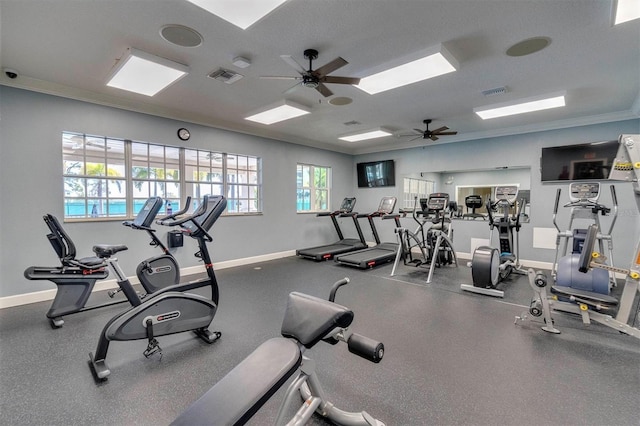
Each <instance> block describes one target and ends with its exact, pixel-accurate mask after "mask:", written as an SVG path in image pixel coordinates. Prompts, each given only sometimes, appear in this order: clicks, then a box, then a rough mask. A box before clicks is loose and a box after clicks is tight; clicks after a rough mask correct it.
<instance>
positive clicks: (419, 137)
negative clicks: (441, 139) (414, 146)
mask: <svg viewBox="0 0 640 426" xmlns="http://www.w3.org/2000/svg"><path fill="white" fill-rule="evenodd" d="M418 139H422V136H417V137H415V138H413V139H409V142H413V141H417V140H418Z"/></svg>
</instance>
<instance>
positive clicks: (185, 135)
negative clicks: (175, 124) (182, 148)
mask: <svg viewBox="0 0 640 426" xmlns="http://www.w3.org/2000/svg"><path fill="white" fill-rule="evenodd" d="M178 137H179V138H180V139H182V140H183V141H186V140H189V137H191V133H189V131H188V130H187V129H185V128H182V129H178Z"/></svg>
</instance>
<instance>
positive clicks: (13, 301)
mask: <svg viewBox="0 0 640 426" xmlns="http://www.w3.org/2000/svg"><path fill="white" fill-rule="evenodd" d="M295 254H296V251H295V250H288V251H282V252H278V253H269V254H264V255H260V256H252V257H245V258H242V259H233V260H225V261H222V262H217V263H215V264H214V266H215V269H216V270H220V269H226V268H233V267H235V266H243V265H251V264H253V263H260V262H267V261H269V260H275V259H281V258H283V257H289V256H295ZM204 272H205V269H204V265H197V266H190V267H187V268H181V269H180V274H181V275H182V276H188V275H193V274H199V273H204ZM128 278H129V281H131V283H132V284H140V281H139V280H138V277H135V276H133V277H128ZM117 287H118V285H117V283H116V280H114V279H111V280H104V281H99V282H97V283H96V285H95V286H94V287H93V291H101V290H111V289H114V288H117ZM55 296H56V289H55V288H54V289H51V290H43V291H35V292H33V293H24V294H16V295H15V296H5V297H0V309H4V308H11V307H13V306H22V305H27V304H30V303H36V302H44V301H47V300H53V298H54V297H55Z"/></svg>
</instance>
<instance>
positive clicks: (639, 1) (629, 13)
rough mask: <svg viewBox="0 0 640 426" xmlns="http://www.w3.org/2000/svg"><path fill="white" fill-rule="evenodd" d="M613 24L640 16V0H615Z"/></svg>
mask: <svg viewBox="0 0 640 426" xmlns="http://www.w3.org/2000/svg"><path fill="white" fill-rule="evenodd" d="M613 13H614V20H613V25H618V24H622V23H623V22H627V21H632V20H634V19H638V18H640V0H614V2H613Z"/></svg>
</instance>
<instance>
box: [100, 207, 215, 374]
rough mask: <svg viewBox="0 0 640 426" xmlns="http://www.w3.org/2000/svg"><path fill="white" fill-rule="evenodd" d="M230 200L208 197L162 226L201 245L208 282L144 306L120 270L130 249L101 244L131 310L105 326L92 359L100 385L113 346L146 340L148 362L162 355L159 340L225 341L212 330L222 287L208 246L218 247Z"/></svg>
mask: <svg viewBox="0 0 640 426" xmlns="http://www.w3.org/2000/svg"><path fill="white" fill-rule="evenodd" d="M226 205H227V200H226V199H225V198H224V197H223V196H211V195H205V196H204V199H203V202H202V204H201V205H200V208H199V209H198V210H197V211H196V212H194V213H193V214H191V215H188V216H185V217H183V218H181V219H174V218H165V219H162V220H160V221H158V223H159V224H160V225H166V226H180V227H181V229H182V232H183V233H184V234H186V235H188V236H190V237H191V238H194V239H195V240H196V241H197V242H198V247H199V249H200V250H199V251H198V252H197V253H196V257H199V258H201V259H202V260H203V262H204V266H205V268H206V272H207V278H203V279H200V280H196V281H192V282H188V283H184V284H176V285H171V286H167V287H164V288H162V289H160V290H158V291H156V292H155V293H152V294H149V295H147V296H146V297H145V298H144V300H141V299H140V297H139V296H138V294H137V293H136V292H135V290H134V288H133V286H132V285H131V283H130V282H129V280H128V279H127V277H126V276H125V274H124V272H123V271H122V269H121V268H120V265H118V259H116V258H115V257H113V256H114V255H115V254H116V253H118V252H121V251H124V250H127V247H126V246H125V245H106V244H100V245H96V246H94V247H93V251H94V252H95V253H96V256H98V257H99V258H101V259H104V261H105V262H106V263H107V264H108V265H109V267H110V268H111V270H112V271H113V273H114V274H115V276H116V278H117V282H118V286H119V287H120V288H121V289H122V292H123V293H124V295H125V296H126V297H127V299H128V300H129V302H130V303H131V305H132V306H133V307H132V308H130V309H128V310H127V311H125V312H122V313H120V314H118V315H116V316H115V317H113V318H112V319H111V320H110V321H109V322H107V324H106V325H105V327H104V329H103V330H102V333H100V339H99V341H98V346H97V348H96V351H95V355H94V354H93V353H90V354H89V368H90V369H91V372H92V373H93V376H94V378H95V380H96V381H104V380H107V378H108V376H109V374H111V371H110V370H109V367H108V366H107V364H106V357H107V351H108V350H109V343H110V342H111V341H113V340H118V341H127V340H140V339H147V340H148V345H147V349H146V350H145V351H144V352H143V354H144V356H145V357H149V356H151V355H153V354H154V353H160V354H161V353H162V349H161V348H160V345H159V344H158V341H157V340H156V337H158V336H165V335H168V334H175V333H181V332H184V331H193V332H195V334H196V335H197V336H198V337H200V338H201V339H202V340H204V341H205V342H206V343H213V342H215V341H216V340H218V339H219V338H220V336H221V333H220V332H217V331H216V332H211V331H209V329H208V327H209V325H210V324H211V322H212V321H213V317H214V316H215V313H216V310H217V307H218V299H219V293H218V282H217V280H216V276H215V273H214V270H213V264H212V262H211V258H210V256H209V251H208V249H207V243H208V242H211V241H213V238H212V237H211V235H209V233H208V230H209V229H210V228H211V226H212V225H213V223H214V222H215V221H216V220H217V219H218V217H220V215H221V214H222V212H224V210H225V208H226ZM207 285H208V286H210V287H211V298H210V299H209V298H206V297H204V296H200V295H198V294H192V293H185V292H186V291H189V290H192V289H196V288H199V287H203V286H207Z"/></svg>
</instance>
